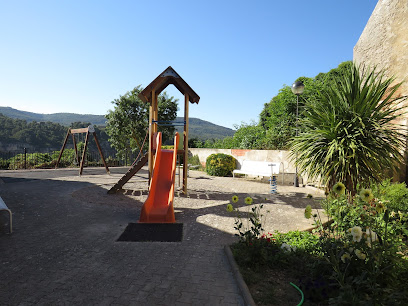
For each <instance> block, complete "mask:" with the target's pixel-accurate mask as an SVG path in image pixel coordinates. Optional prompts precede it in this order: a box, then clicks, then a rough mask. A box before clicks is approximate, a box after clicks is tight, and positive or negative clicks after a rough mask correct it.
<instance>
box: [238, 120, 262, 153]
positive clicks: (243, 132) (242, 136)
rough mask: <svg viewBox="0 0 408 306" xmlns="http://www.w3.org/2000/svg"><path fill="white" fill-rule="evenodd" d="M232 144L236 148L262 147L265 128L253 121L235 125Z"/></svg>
mask: <svg viewBox="0 0 408 306" xmlns="http://www.w3.org/2000/svg"><path fill="white" fill-rule="evenodd" d="M235 128H236V129H237V131H236V132H235V134H234V138H233V144H234V147H235V148H237V149H254V150H256V149H262V148H263V141H264V138H265V130H264V129H263V128H262V127H261V126H258V125H257V124H256V123H255V122H253V123H252V124H246V123H241V125H240V126H236V127H235Z"/></svg>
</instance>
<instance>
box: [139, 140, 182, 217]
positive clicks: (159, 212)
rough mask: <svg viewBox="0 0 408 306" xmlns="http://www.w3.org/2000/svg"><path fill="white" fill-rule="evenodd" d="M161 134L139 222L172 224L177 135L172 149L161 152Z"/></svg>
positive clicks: (157, 141)
mask: <svg viewBox="0 0 408 306" xmlns="http://www.w3.org/2000/svg"><path fill="white" fill-rule="evenodd" d="M161 142H162V134H161V133H160V132H159V133H157V137H156V155H155V157H154V164H153V175H152V178H151V181H150V189H149V195H148V197H147V200H146V202H145V203H144V204H143V207H142V212H141V214H140V220H139V222H143V223H174V222H176V218H175V217H174V207H173V200H174V182H175V175H176V161H177V148H178V143H179V134H178V133H176V135H175V136H174V149H173V150H162V148H161Z"/></svg>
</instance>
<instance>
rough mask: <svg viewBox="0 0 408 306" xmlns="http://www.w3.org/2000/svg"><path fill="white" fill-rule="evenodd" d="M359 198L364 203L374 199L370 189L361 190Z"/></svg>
mask: <svg viewBox="0 0 408 306" xmlns="http://www.w3.org/2000/svg"><path fill="white" fill-rule="evenodd" d="M360 198H361V199H362V200H363V201H365V202H370V201H371V200H372V199H374V195H373V193H372V192H371V189H361V191H360Z"/></svg>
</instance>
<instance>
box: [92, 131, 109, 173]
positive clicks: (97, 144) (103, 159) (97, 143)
mask: <svg viewBox="0 0 408 306" xmlns="http://www.w3.org/2000/svg"><path fill="white" fill-rule="evenodd" d="M92 134H93V136H94V138H95V142H96V146H97V147H98V151H99V154H100V155H101V158H102V162H103V165H104V166H105V169H106V172H107V173H108V174H110V172H109V168H108V165H107V164H106V161H105V158H104V157H103V153H102V149H101V146H100V144H99V141H98V138H97V137H96V133H95V132H93V133H92Z"/></svg>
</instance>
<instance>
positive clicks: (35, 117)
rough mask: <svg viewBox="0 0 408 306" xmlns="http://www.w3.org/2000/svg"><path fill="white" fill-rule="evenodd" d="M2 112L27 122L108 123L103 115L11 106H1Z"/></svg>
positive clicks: (102, 124) (62, 123)
mask: <svg viewBox="0 0 408 306" xmlns="http://www.w3.org/2000/svg"><path fill="white" fill-rule="evenodd" d="M0 113H2V114H3V115H4V116H7V117H10V118H13V119H21V120H26V121H27V122H32V121H37V122H47V121H50V122H54V123H59V124H61V125H64V126H70V125H71V123H73V122H91V123H92V124H94V125H99V126H104V125H105V124H106V123H105V121H106V119H105V116H103V115H81V114H73V113H55V114H38V113H31V112H25V111H20V110H17V109H14V108H11V107H3V106H0Z"/></svg>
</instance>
